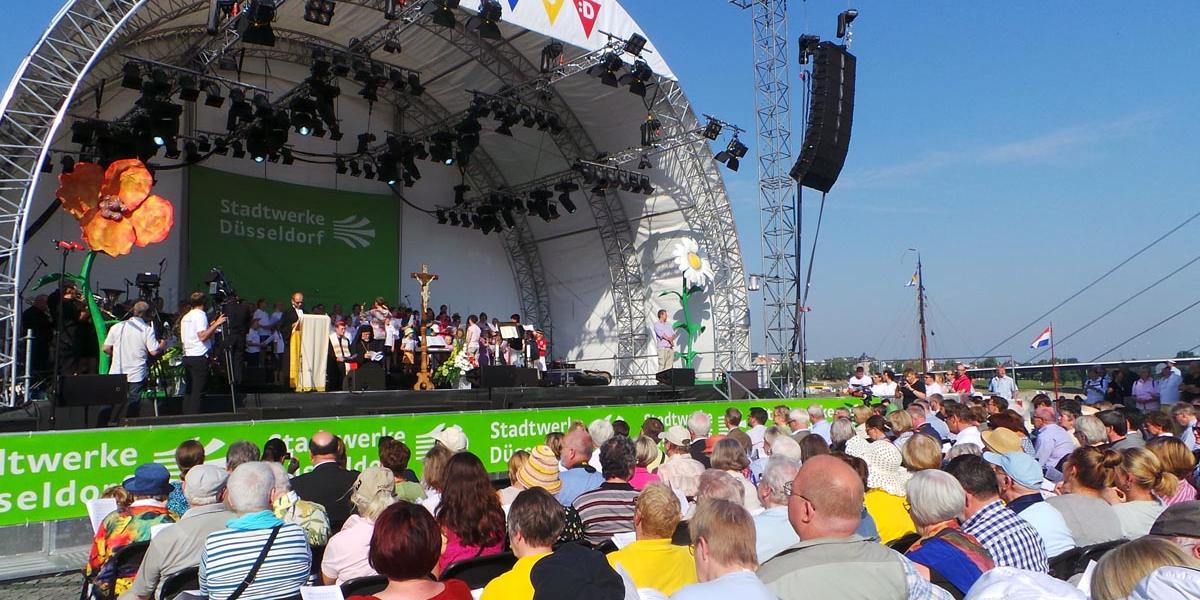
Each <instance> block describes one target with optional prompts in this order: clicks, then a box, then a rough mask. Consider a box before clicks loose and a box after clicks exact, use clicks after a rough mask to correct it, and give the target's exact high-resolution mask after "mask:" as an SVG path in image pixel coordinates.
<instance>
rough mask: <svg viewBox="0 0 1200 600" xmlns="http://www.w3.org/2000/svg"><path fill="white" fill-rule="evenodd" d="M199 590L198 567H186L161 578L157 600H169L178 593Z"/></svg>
mask: <svg viewBox="0 0 1200 600" xmlns="http://www.w3.org/2000/svg"><path fill="white" fill-rule="evenodd" d="M198 589H200V567H199V566H195V567H188V568H186V569H181V570H179V571H175V572H174V573H171V574H170V575H167V576H166V577H163V580H162V586H161V589H159V592H158V600H171V599H172V598H174V597H175V596H176V595H177V594H179V592H186V591H188V590H198Z"/></svg>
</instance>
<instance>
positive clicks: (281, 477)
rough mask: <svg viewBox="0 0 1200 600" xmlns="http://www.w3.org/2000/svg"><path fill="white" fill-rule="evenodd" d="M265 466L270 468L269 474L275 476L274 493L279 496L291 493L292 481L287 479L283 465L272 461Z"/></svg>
mask: <svg viewBox="0 0 1200 600" xmlns="http://www.w3.org/2000/svg"><path fill="white" fill-rule="evenodd" d="M267 466H269V467H271V474H272V475H274V476H275V491H276V492H279V493H281V494H286V493H287V492H290V491H292V480H291V479H290V478H288V476H287V471H284V470H283V465H282V464H280V463H277V462H274V461H272V462H268V463H267Z"/></svg>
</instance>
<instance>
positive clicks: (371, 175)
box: [362, 161, 375, 179]
mask: <svg viewBox="0 0 1200 600" xmlns="http://www.w3.org/2000/svg"><path fill="white" fill-rule="evenodd" d="M362 168H363V177H365V178H367V179H375V163H373V162H371V161H363V166H362Z"/></svg>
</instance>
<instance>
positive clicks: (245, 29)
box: [238, 0, 279, 46]
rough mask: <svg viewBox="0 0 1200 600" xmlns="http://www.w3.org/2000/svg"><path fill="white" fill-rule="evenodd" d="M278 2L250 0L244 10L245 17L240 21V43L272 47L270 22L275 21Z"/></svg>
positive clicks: (273, 33) (273, 38)
mask: <svg viewBox="0 0 1200 600" xmlns="http://www.w3.org/2000/svg"><path fill="white" fill-rule="evenodd" d="M278 3H279V2H278V0H250V7H249V8H247V9H246V17H245V18H244V19H243V20H242V23H241V25H240V26H239V27H238V28H239V29H241V30H242V31H241V34H242V41H243V42H245V43H247V44H254V45H256V46H274V45H275V31H274V30H273V29H271V22H272V21H274V20H275V8H276V6H278Z"/></svg>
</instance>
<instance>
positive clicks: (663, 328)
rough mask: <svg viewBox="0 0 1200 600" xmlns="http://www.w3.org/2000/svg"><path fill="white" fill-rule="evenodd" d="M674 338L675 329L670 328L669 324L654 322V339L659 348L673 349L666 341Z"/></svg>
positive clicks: (670, 343)
mask: <svg viewBox="0 0 1200 600" xmlns="http://www.w3.org/2000/svg"><path fill="white" fill-rule="evenodd" d="M674 336H675V328H673V327H671V324H670V323H664V322H662V321H655V322H654V339H656V340H658V347H659V348H671V347H673V344H672V342H670V341H668V340H667V338H671V337H674Z"/></svg>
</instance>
